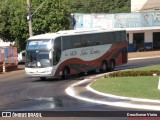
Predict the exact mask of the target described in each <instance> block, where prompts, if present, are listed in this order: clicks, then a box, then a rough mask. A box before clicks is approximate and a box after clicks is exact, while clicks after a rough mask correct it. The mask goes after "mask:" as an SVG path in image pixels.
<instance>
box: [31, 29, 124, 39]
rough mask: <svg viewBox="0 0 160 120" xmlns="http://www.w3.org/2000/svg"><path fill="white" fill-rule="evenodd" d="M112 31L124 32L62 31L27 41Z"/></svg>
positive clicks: (33, 37) (100, 30)
mask: <svg viewBox="0 0 160 120" xmlns="http://www.w3.org/2000/svg"><path fill="white" fill-rule="evenodd" d="M114 31H125V29H121V28H120V29H110V30H108V29H78V30H63V31H58V32H56V33H45V34H40V35H35V36H32V37H30V38H29V39H28V40H34V39H54V38H56V37H60V36H68V35H81V34H91V33H101V32H114Z"/></svg>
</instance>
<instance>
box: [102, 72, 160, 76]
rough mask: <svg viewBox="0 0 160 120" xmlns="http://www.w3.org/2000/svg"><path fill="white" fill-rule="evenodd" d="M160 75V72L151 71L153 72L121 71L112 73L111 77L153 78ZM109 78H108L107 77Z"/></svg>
mask: <svg viewBox="0 0 160 120" xmlns="http://www.w3.org/2000/svg"><path fill="white" fill-rule="evenodd" d="M153 75H155V76H156V75H160V71H159V70H151V71H119V72H114V73H110V74H109V75H108V76H109V77H128V76H153ZM105 77H107V76H105Z"/></svg>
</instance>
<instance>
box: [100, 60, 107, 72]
mask: <svg viewBox="0 0 160 120" xmlns="http://www.w3.org/2000/svg"><path fill="white" fill-rule="evenodd" d="M107 69H108V64H107V62H106V61H103V62H102V64H101V67H100V72H102V73H104V72H106V71H107Z"/></svg>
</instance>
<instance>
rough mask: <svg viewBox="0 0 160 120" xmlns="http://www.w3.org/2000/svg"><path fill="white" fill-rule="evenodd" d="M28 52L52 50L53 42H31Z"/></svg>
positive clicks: (44, 40)
mask: <svg viewBox="0 0 160 120" xmlns="http://www.w3.org/2000/svg"><path fill="white" fill-rule="evenodd" d="M26 49H27V50H39V49H51V40H49V39H42V40H29V41H28V43H27V48H26Z"/></svg>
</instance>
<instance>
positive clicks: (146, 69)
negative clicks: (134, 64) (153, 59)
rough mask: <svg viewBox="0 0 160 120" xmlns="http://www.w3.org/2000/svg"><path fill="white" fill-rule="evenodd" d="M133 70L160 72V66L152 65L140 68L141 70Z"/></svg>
mask: <svg viewBox="0 0 160 120" xmlns="http://www.w3.org/2000/svg"><path fill="white" fill-rule="evenodd" d="M132 70H134V71H135V70H142V71H149V70H160V65H152V66H147V67H140V68H135V69H132Z"/></svg>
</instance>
